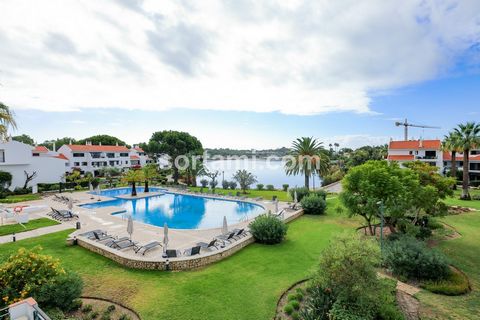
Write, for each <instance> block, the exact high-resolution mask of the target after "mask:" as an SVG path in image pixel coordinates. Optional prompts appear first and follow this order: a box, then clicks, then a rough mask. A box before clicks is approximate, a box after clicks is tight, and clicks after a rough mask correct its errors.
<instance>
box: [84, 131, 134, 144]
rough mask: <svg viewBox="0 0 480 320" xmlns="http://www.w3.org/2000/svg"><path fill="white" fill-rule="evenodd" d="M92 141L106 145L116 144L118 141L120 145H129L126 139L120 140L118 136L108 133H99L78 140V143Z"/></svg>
mask: <svg viewBox="0 0 480 320" xmlns="http://www.w3.org/2000/svg"><path fill="white" fill-rule="evenodd" d="M87 141H88V142H91V143H92V144H94V145H99V144H102V145H104V146H114V145H116V144H117V143H118V145H119V146H127V147H129V146H128V145H127V144H126V143H125V141H123V140H120V139H119V138H117V137H114V136H109V135H108V134H99V135H95V136H91V137H88V138H85V139H81V140H78V141H77V143H78V144H85V143H86V142H87Z"/></svg>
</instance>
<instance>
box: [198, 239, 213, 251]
mask: <svg viewBox="0 0 480 320" xmlns="http://www.w3.org/2000/svg"><path fill="white" fill-rule="evenodd" d="M217 241H218V240H217V239H213V240H212V241H210V242H209V243H206V242H199V243H197V246H200V247H201V248H202V249H211V248H215V249H218V247H217Z"/></svg>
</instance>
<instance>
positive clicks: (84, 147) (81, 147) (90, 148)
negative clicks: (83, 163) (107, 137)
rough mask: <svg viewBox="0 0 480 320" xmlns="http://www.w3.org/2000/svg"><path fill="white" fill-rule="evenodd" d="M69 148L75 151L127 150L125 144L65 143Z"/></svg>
mask: <svg viewBox="0 0 480 320" xmlns="http://www.w3.org/2000/svg"><path fill="white" fill-rule="evenodd" d="M66 146H67V147H68V148H70V150H72V151H75V152H78V151H79V152H129V151H130V150H128V148H127V147H125V146H99V145H83V144H67V145H66Z"/></svg>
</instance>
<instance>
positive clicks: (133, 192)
mask: <svg viewBox="0 0 480 320" xmlns="http://www.w3.org/2000/svg"><path fill="white" fill-rule="evenodd" d="M136 196H137V187H136V186H135V182H132V197H136Z"/></svg>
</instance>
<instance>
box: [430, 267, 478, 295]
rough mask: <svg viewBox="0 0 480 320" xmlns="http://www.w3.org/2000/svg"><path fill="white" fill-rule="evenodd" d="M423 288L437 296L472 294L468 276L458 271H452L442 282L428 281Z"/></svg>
mask: <svg viewBox="0 0 480 320" xmlns="http://www.w3.org/2000/svg"><path fill="white" fill-rule="evenodd" d="M421 287H422V288H424V289H426V290H428V291H430V292H433V293H437V294H444V295H446V296H458V295H461V294H465V293H467V292H470V283H469V282H468V278H467V276H466V275H464V274H463V273H461V272H460V271H457V270H451V273H450V275H448V277H447V278H445V279H442V280H428V281H425V282H424V283H422V284H421Z"/></svg>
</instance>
